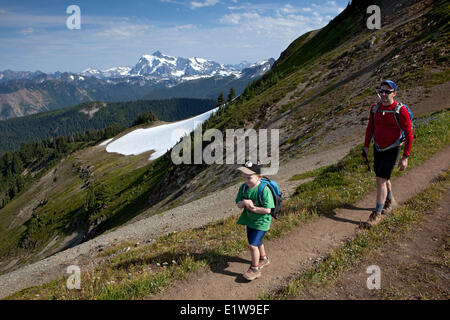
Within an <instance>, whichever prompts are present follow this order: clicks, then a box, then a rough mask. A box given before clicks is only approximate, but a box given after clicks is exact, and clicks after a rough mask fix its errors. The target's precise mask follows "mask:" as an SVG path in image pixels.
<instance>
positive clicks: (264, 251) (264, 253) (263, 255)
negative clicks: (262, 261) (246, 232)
mask: <svg viewBox="0 0 450 320" xmlns="http://www.w3.org/2000/svg"><path fill="white" fill-rule="evenodd" d="M258 249H259V256H260V258H264V257H265V256H266V250H264V245H263V244H262V245H260V246H259V247H258Z"/></svg>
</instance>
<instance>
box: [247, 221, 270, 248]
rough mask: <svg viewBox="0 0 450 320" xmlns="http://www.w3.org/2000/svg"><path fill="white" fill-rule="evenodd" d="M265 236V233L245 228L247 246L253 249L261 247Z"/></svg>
mask: <svg viewBox="0 0 450 320" xmlns="http://www.w3.org/2000/svg"><path fill="white" fill-rule="evenodd" d="M265 234H266V231H261V230H256V229H253V228H250V227H248V226H247V239H248V244H249V245H252V246H255V247H259V246H260V245H262V242H263V238H264V235H265Z"/></svg>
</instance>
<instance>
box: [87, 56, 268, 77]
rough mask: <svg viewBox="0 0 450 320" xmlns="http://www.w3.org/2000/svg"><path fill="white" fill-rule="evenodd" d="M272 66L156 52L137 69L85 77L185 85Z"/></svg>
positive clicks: (91, 71) (97, 72) (89, 73)
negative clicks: (152, 80) (191, 81)
mask: <svg viewBox="0 0 450 320" xmlns="http://www.w3.org/2000/svg"><path fill="white" fill-rule="evenodd" d="M272 64H273V59H269V60H265V61H263V62H260V63H255V64H251V63H249V62H247V61H243V62H241V63H240V64H238V65H230V64H227V65H225V64H220V63H218V62H215V61H212V60H207V59H203V58H198V57H193V58H182V57H178V58H175V57H172V56H168V55H165V54H162V53H161V52H160V51H156V52H154V53H153V54H151V55H149V54H144V55H143V56H142V57H141V58H140V59H139V61H138V63H137V64H136V65H135V66H134V67H116V68H110V69H107V70H99V69H92V68H88V69H86V70H84V71H83V72H81V75H85V76H94V77H96V78H100V79H108V78H124V77H144V78H152V79H155V80H177V81H180V82H182V81H187V80H193V79H198V78H208V77H213V76H223V77H226V76H235V77H237V78H240V77H241V76H242V72H243V70H246V69H249V68H252V67H258V68H259V67H260V66H261V65H264V66H266V71H267V70H269V69H270V67H271V66H272ZM247 72H248V70H247Z"/></svg>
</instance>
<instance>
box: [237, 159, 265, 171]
mask: <svg viewBox="0 0 450 320" xmlns="http://www.w3.org/2000/svg"><path fill="white" fill-rule="evenodd" d="M261 169H262V168H261V166H260V165H258V164H256V163H253V162H251V161H247V162H245V164H244V166H243V167H239V168H237V170H239V171H241V172H242V173H245V174H261Z"/></svg>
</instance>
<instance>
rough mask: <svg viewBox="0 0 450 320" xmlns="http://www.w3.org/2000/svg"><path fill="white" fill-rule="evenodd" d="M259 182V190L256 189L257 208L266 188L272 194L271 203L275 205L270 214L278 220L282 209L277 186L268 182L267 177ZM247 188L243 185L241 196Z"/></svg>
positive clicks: (280, 194)
mask: <svg viewBox="0 0 450 320" xmlns="http://www.w3.org/2000/svg"><path fill="white" fill-rule="evenodd" d="M260 182H261V183H260V184H259V188H258V205H259V206H261V205H262V195H263V190H264V188H265V187H266V186H267V187H268V188H269V190H270V192H272V196H273V202H274V204H275V208H272V209H271V210H270V214H271V215H272V217H274V218H275V219H278V218H279V217H280V215H281V209H282V207H283V200H282V198H281V196H282V193H281V191H280V189H279V188H278V184H277V183H276V182H275V181H273V180H270V179H269V178H267V177H262V179H261V181H260ZM247 188H248V186H247V184H246V183H244V186H243V188H242V194H244V193H245V191H247Z"/></svg>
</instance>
